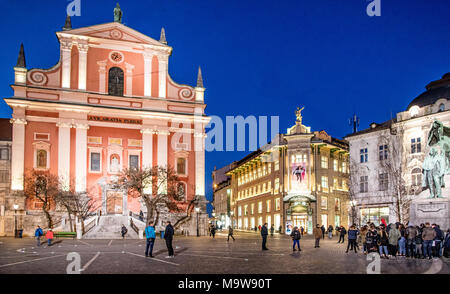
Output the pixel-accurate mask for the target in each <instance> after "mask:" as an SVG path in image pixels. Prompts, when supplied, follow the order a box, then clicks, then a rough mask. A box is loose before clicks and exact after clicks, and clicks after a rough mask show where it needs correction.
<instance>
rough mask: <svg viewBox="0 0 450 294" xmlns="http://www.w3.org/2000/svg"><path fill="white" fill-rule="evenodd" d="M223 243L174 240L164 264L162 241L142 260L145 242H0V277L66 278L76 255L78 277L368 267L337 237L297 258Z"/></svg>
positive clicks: (444, 266) (444, 263)
mask: <svg viewBox="0 0 450 294" xmlns="http://www.w3.org/2000/svg"><path fill="white" fill-rule="evenodd" d="M235 238H236V241H235V242H232V241H230V242H227V241H226V234H225V233H223V234H222V233H218V234H217V235H216V238H215V239H212V238H211V237H182V236H175V239H174V242H173V247H174V249H175V257H174V258H170V259H166V258H165V257H166V255H167V249H166V247H165V242H164V240H162V239H160V238H159V237H158V238H157V240H156V243H155V247H154V251H153V254H154V255H155V256H156V257H155V258H146V257H145V255H144V251H145V240H134V239H128V240H127V239H126V240H117V239H114V240H86V239H83V240H72V239H61V240H58V241H57V243H56V244H54V245H53V246H51V247H47V245H46V244H45V245H43V246H41V247H36V244H35V241H34V239H32V238H24V239H14V238H0V274H65V273H66V272H67V271H66V269H67V267H68V265H69V263H70V262H71V260H69V261H68V260H67V255H68V254H69V253H71V252H77V253H78V254H79V255H80V257H81V259H80V268H81V273H82V274H120V273H125V274H150V273H155V274H366V273H367V270H366V268H367V266H368V265H369V263H370V262H371V261H368V260H367V257H366V256H365V255H364V254H362V253H360V252H359V253H358V254H355V253H354V252H351V253H348V254H346V253H345V249H346V246H347V242H346V243H345V244H337V237H333V239H332V240H328V239H327V238H325V240H322V241H321V246H320V248H314V240H313V238H312V237H311V236H305V237H304V238H303V239H302V240H301V241H300V244H301V248H302V251H301V252H298V251H296V252H292V247H291V246H292V243H291V240H290V238H289V237H287V236H275V237H273V238H271V237H269V239H268V244H267V247H268V248H269V249H270V250H268V251H264V252H263V251H261V238H260V237H259V236H258V234H255V233H253V234H252V233H237V234H236V236H235ZM449 265H450V261H449V259H446V258H441V259H433V260H410V259H406V258H404V257H398V258H397V259H389V260H384V259H382V260H381V265H380V271H381V274H399V273H402V274H423V273H428V274H430V273H431V274H434V273H439V274H450V266H449Z"/></svg>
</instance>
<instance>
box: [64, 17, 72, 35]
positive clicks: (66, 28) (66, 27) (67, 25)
mask: <svg viewBox="0 0 450 294" xmlns="http://www.w3.org/2000/svg"><path fill="white" fill-rule="evenodd" d="M71 29H72V21H71V19H70V15H67V17H66V23H65V24H64V27H63V31H70V30H71Z"/></svg>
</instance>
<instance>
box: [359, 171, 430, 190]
mask: <svg viewBox="0 0 450 294" xmlns="http://www.w3.org/2000/svg"><path fill="white" fill-rule="evenodd" d="M420 185H422V170H421V169H420V168H414V169H413V170H412V172H411V186H416V187H417V186H420ZM388 188H389V176H388V174H387V173H381V174H379V175H378V190H379V191H386V190H387V189H388ZM368 191H369V177H368V176H361V177H360V181H359V192H360V193H366V192H368Z"/></svg>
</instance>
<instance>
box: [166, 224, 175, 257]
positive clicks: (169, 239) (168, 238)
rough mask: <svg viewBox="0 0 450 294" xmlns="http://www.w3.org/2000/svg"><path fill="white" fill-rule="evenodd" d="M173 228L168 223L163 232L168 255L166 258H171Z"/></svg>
mask: <svg viewBox="0 0 450 294" xmlns="http://www.w3.org/2000/svg"><path fill="white" fill-rule="evenodd" d="M173 234H174V231H173V227H172V224H171V223H170V222H169V221H168V222H167V226H166V230H165V231H164V239H165V240H166V246H167V250H168V252H169V255H168V256H166V258H173V247H172V241H173Z"/></svg>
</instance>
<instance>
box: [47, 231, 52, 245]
mask: <svg viewBox="0 0 450 294" xmlns="http://www.w3.org/2000/svg"><path fill="white" fill-rule="evenodd" d="M45 238H47V242H48V246H52V240H53V231H52V229H49V230H48V231H47V233H46V234H45Z"/></svg>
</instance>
